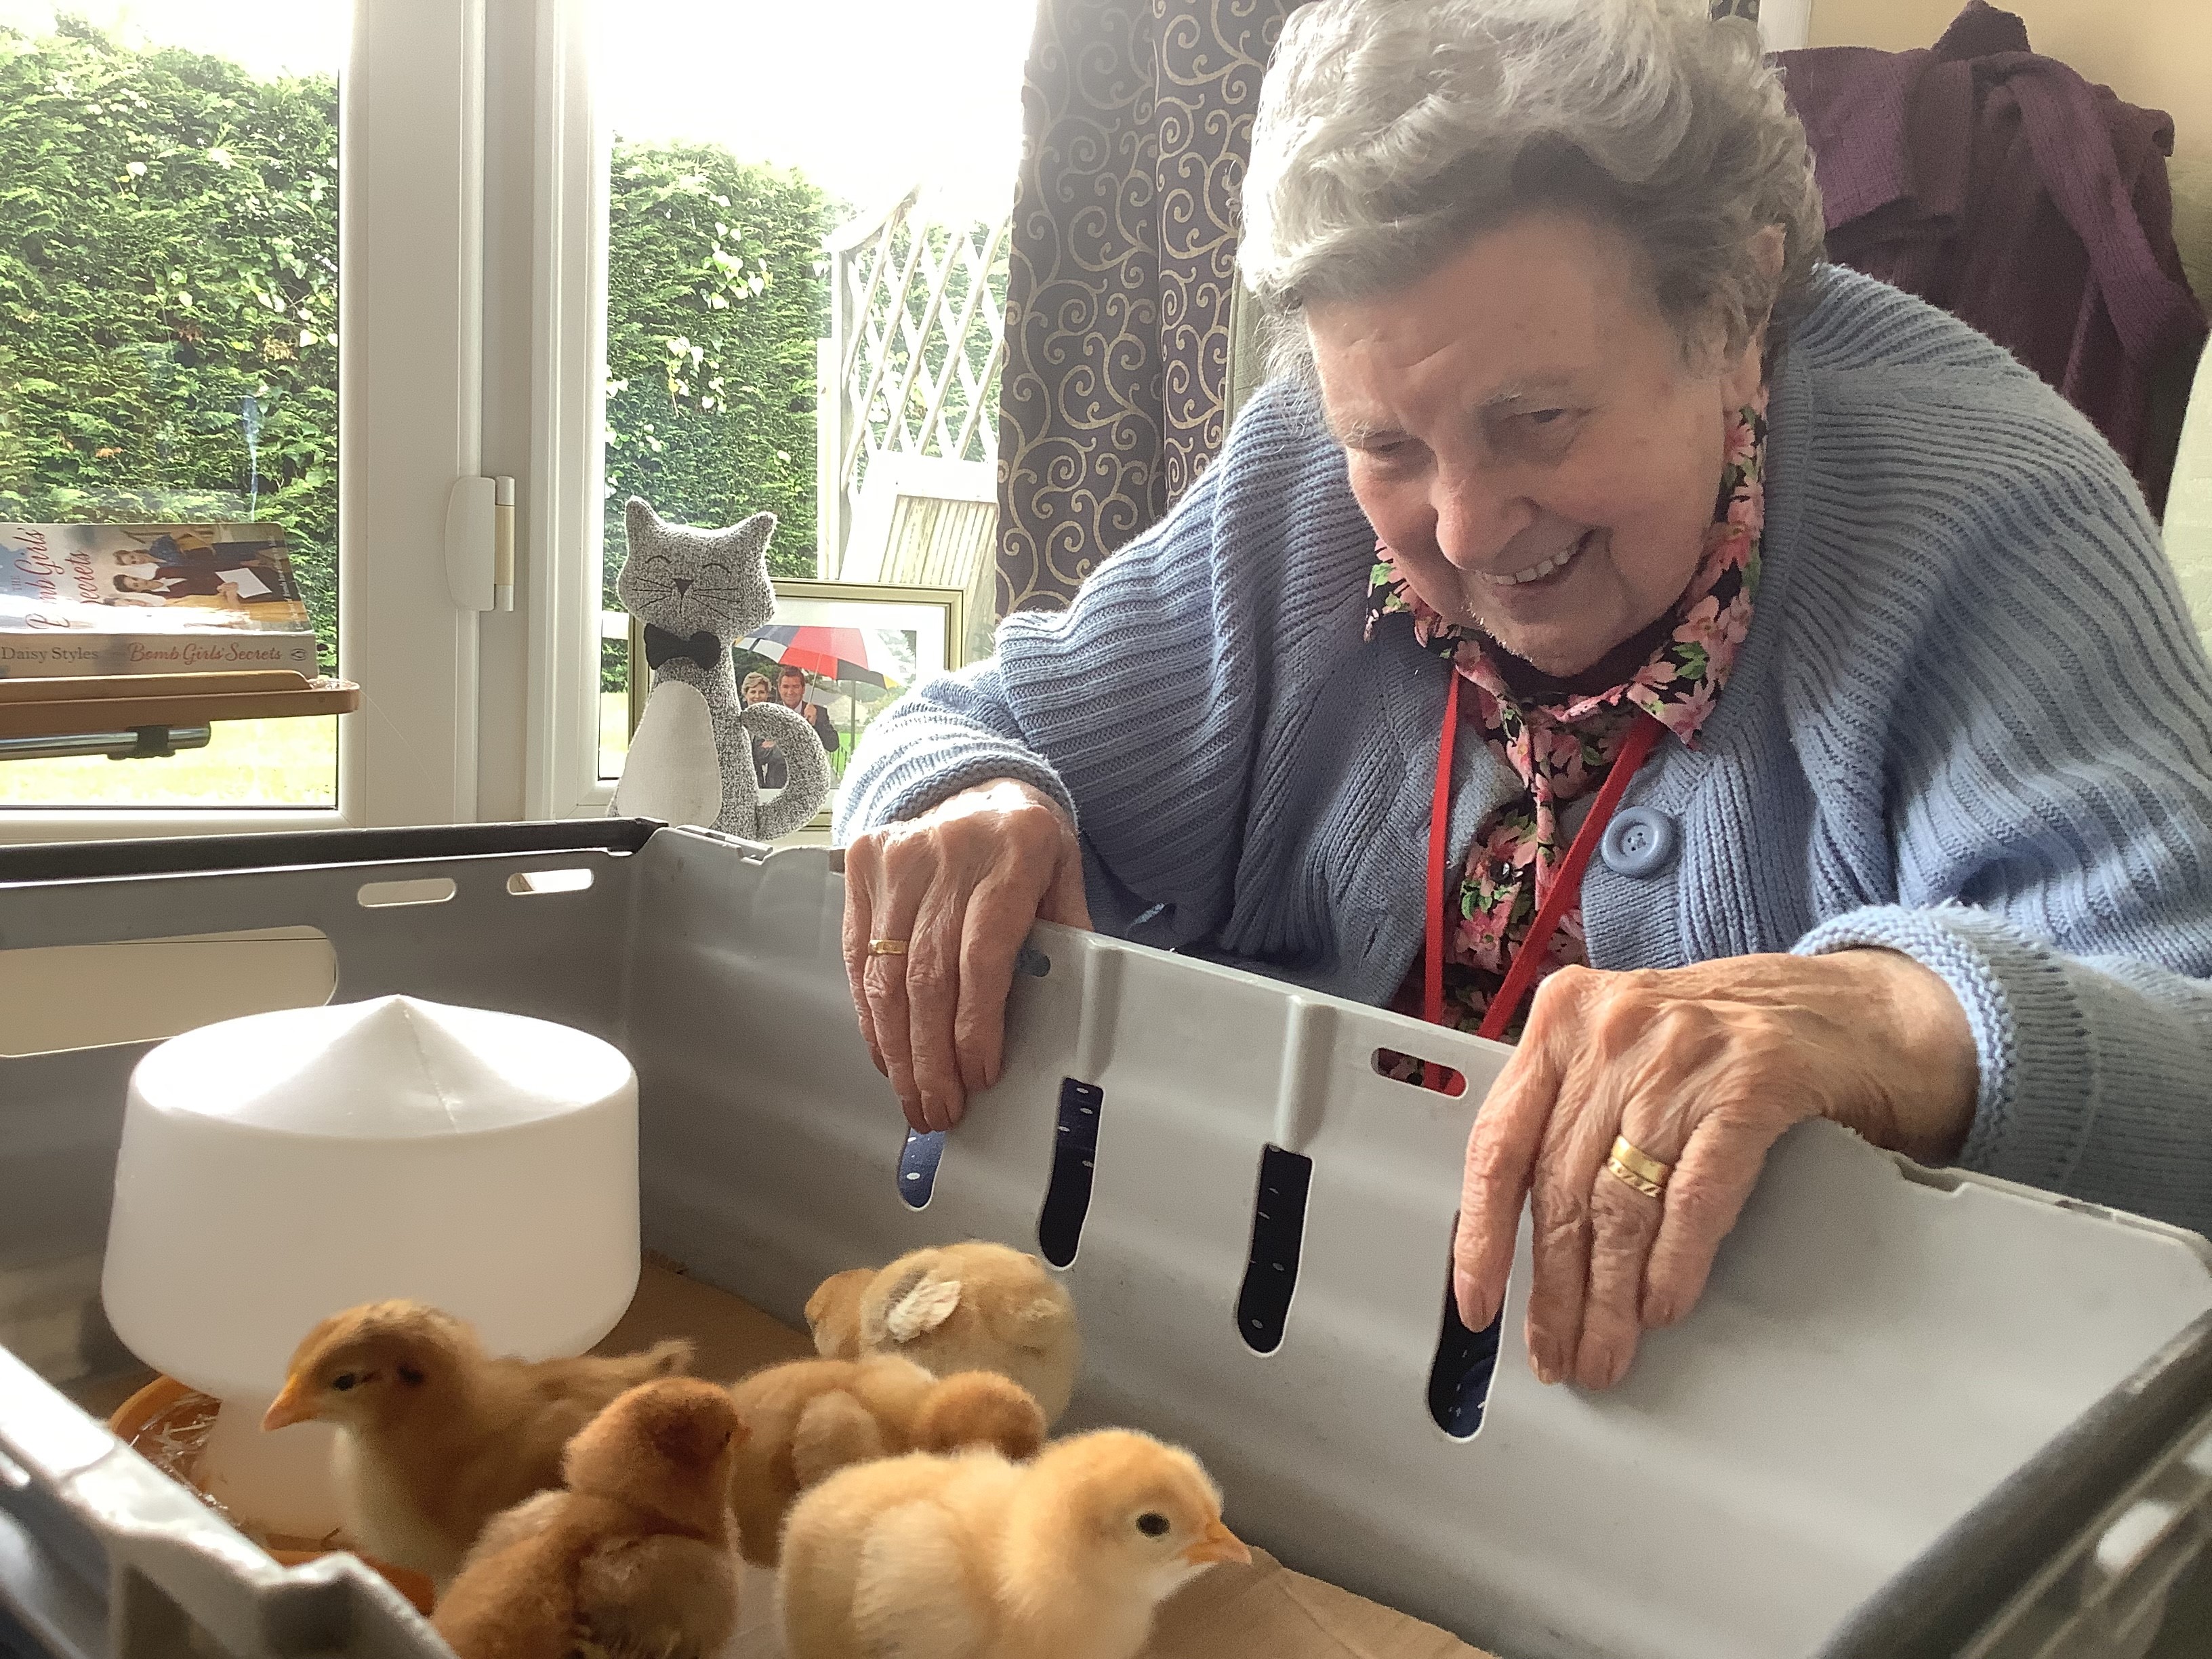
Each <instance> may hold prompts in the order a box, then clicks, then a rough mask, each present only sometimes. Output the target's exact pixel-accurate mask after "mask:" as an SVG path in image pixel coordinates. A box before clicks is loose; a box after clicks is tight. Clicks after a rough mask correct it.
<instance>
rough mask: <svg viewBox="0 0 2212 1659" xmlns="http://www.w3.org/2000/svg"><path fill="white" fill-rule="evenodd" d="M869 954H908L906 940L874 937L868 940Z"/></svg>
mask: <svg viewBox="0 0 2212 1659" xmlns="http://www.w3.org/2000/svg"><path fill="white" fill-rule="evenodd" d="M868 954H869V955H870V956H872V957H902V956H904V955H905V954H906V941H905V940H904V939H870V940H869V941H868Z"/></svg>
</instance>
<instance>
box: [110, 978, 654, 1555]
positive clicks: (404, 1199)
mask: <svg viewBox="0 0 2212 1659" xmlns="http://www.w3.org/2000/svg"><path fill="white" fill-rule="evenodd" d="M637 1194H638V1186H637V1081H636V1077H635V1073H633V1072H632V1071H631V1069H630V1066H629V1061H628V1060H625V1059H624V1058H623V1055H622V1054H621V1052H620V1050H618V1049H617V1048H614V1047H613V1046H612V1045H611V1044H610V1043H607V1042H602V1041H601V1040H600V1039H599V1038H598V1037H595V1036H589V1035H587V1034H586V1033H585V1032H582V1031H579V1030H573V1029H571V1028H569V1027H568V1026H565V1025H557V1024H550V1023H549V1022H547V1021H544V1020H537V1019H526V1018H520V1017H518V1016H516V1015H513V1014H501V1013H491V1012H485V1011H483V1010H479V1009H474V1008H456V1007H451V1006H446V1005H444V1004H441V1003H435V1002H422V1001H417V1000H414V999H412V998H408V997H385V998H381V999H379V1000H374V1001H370V1002H359V1003H349V1004H340V1005H337V1006H329V1007H321V1008H298V1009H286V1010H283V1011H280V1012H274V1013H266V1014H254V1015H251V1016H248V1017H247V1018H242V1019H233V1020H225V1021H222V1023H220V1024H214V1025H208V1026H203V1027H201V1028H200V1029H199V1030H195V1031H190V1032H187V1033H185V1035H184V1036H179V1037H174V1038H172V1039H171V1040H170V1041H168V1042H164V1043H162V1044H161V1046H160V1047H159V1048H155V1049H154V1050H153V1051H151V1052H150V1053H149V1054H147V1055H146V1056H145V1058H144V1059H143V1060H140V1061H139V1063H138V1066H137V1070H136V1071H135V1072H134V1073H132V1076H131V1091H130V1100H129V1105H128V1108H127V1109H126V1111H125V1117H124V1124H123V1145H122V1151H121V1154H120V1156H119V1158H118V1161H117V1164H116V1170H115V1204H114V1209H113V1212H112V1217H111V1218H110V1221H109V1224H108V1239H107V1256H106V1266H105V1267H104V1269H103V1277H102V1279H101V1285H100V1292H101V1297H102V1299H103V1300H104V1301H105V1303H106V1309H107V1316H108V1318H109V1320H110V1322H112V1324H113V1325H114V1327H115V1329H116V1332H117V1334H118V1335H119V1336H121V1338H122V1339H123V1340H124V1341H125V1343H126V1344H127V1345H128V1346H130V1347H131V1351H132V1352H135V1353H137V1355H138V1357H139V1358H141V1359H143V1360H144V1361H145V1362H146V1363H147V1364H149V1365H153V1366H155V1367H157V1368H159V1369H160V1370H163V1371H166V1372H167V1374H168V1375H169V1376H173V1377H175V1378H177V1379H178V1380H179V1382H182V1383H185V1384H186V1385H188V1386H189V1387H191V1388H194V1389H198V1390H200V1391H201V1392H202V1393H204V1394H208V1395H213V1396H215V1397H216V1399H218V1400H220V1401H222V1402H223V1408H222V1412H221V1413H220V1414H219V1415H218V1417H217V1419H216V1425H215V1426H214V1428H213V1430H212V1431H210V1436H209V1439H208V1443H207V1447H206V1450H205V1452H204V1455H203V1459H202V1462H201V1465H200V1484H201V1485H202V1486H204V1487H205V1488H206V1489H207V1490H208V1491H209V1492H210V1495H212V1496H214V1497H216V1498H218V1499H220V1500H221V1501H222V1502H223V1503H224V1504H227V1505H228V1507H229V1508H230V1509H231V1510H232V1511H233V1512H234V1513H235V1514H238V1515H240V1516H247V1517H251V1518H252V1520H253V1521H254V1522H258V1524H260V1525H262V1526H264V1527H265V1528H269V1529H270V1531H272V1532H281V1533H286V1534H293V1535H295V1536H300V1537H307V1538H319V1537H322V1536H324V1535H325V1534H328V1533H329V1532H331V1530H332V1529H333V1528H336V1526H337V1504H336V1499H335V1495H334V1493H333V1492H332V1489H331V1479H330V1452H331V1431H329V1430H327V1429H326V1428H325V1426H324V1425H320V1424H307V1425H299V1426H297V1427H294V1428H289V1429H286V1430H283V1431H281V1432H278V1433H274V1434H264V1433H262V1432H261V1431H260V1427H259V1425H260V1419H261V1415H262V1413H263V1412H264V1411H265V1410H266V1409H267V1407H268V1405H269V1402H270V1401H271V1400H272V1399H273V1398H275V1396H276V1393H277V1390H278V1389H280V1388H281V1387H282V1386H283V1382H284V1375H285V1369H286V1365H287V1364H288V1362H289V1360H290V1358H291V1356H292V1352H293V1351H294V1349H295V1347H297V1346H298V1345H299V1342H300V1340H301V1337H303V1336H305V1335H306V1334H307V1332H308V1331H309V1329H311V1328H313V1326H314V1325H315V1323H316V1322H318V1321H319V1320H322V1319H324V1318H326V1317H327V1316H330V1315H331V1314H333V1313H336V1312H338V1311H339V1310H343V1309H345V1308H349V1307H352V1306H354V1305H356V1304H360V1303H363V1302H372V1301H377V1300H380V1299H382V1298H385V1297H413V1298H415V1299H417V1300H420V1301H423V1302H428V1303H430V1304H434V1305H435V1306H437V1307H440V1308H443V1309H445V1310H447V1311H448V1312H451V1313H453V1314H457V1315H459V1316H460V1317H462V1318H464V1319H466V1320H468V1321H469V1322H471V1323H472V1324H474V1325H475V1326H476V1327H477V1330H478V1331H479V1332H480V1333H481V1334H482V1335H483V1340H484V1342H485V1344H486V1346H488V1347H489V1349H490V1351H491V1352H494V1353H517V1354H520V1355H522V1356H524V1357H525V1358H533V1359H536V1358H550V1357H553V1356H556V1355H567V1354H577V1353H581V1352H584V1351H585V1350H586V1349H587V1348H589V1347H590V1346H592V1344H593V1343H595V1342H597V1341H598V1340H599V1339H600V1338H601V1337H602V1336H604V1335H605V1334H606V1333H607V1332H608V1331H609V1330H611V1329H612V1328H613V1327H614V1324H615V1322H616V1321H617V1320H618V1319H620V1318H621V1317H622V1315H623V1310H624V1309H625V1308H627V1307H628V1306H629V1301H630V1297H631V1296H632V1295H633V1294H634V1292H635V1290H636V1287H637V1273H638V1197H637Z"/></svg>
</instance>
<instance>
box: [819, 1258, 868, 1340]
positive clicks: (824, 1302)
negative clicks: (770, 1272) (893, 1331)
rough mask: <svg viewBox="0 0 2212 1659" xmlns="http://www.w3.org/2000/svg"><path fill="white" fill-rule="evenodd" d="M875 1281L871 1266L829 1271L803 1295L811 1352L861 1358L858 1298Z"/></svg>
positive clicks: (864, 1293) (864, 1294)
mask: <svg viewBox="0 0 2212 1659" xmlns="http://www.w3.org/2000/svg"><path fill="white" fill-rule="evenodd" d="M875 1282H876V1269H874V1268H873V1267H848V1268H847V1269H846V1270H845V1271H844V1272H843V1273H831V1274H830V1275H829V1278H827V1279H823V1281H822V1282H821V1283H820V1284H819V1285H816V1286H815V1287H814V1294H813V1295H812V1296H810V1297H807V1298H806V1328H807V1329H808V1330H810V1331H811V1332H813V1333H814V1352H817V1353H818V1354H820V1355H821V1356H822V1357H823V1358H824V1359H858V1358H860V1298H861V1297H863V1296H866V1294H867V1291H868V1286H869V1285H872V1284H874V1283H875Z"/></svg>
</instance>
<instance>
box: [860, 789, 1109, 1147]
mask: <svg viewBox="0 0 2212 1659" xmlns="http://www.w3.org/2000/svg"><path fill="white" fill-rule="evenodd" d="M1037 921H1056V922H1064V923H1066V925H1068V926H1070V927H1090V926H1091V911H1090V908H1089V907H1088V906H1087V905H1086V904H1085V902H1084V897H1083V854H1082V853H1081V851H1080V849H1079V848H1078V846H1077V844H1076V839H1075V829H1074V826H1073V825H1072V824H1071V823H1069V822H1068V821H1067V815H1066V813H1065V812H1063V811H1061V810H1060V806H1059V805H1057V804H1056V803H1055V802H1054V800H1053V799H1051V798H1050V797H1049V796H1048V795H1046V794H1044V793H1042V792H1040V791H1038V790H1036V789H1034V788H1032V787H1030V786H1029V785H1028V784H1025V783H1016V782H1014V781H1011V780H1008V779H1001V780H1000V781H997V782H995V783H987V784H983V785H980V786H979V787H975V788H973V789H969V790H964V791H963V792H962V793H959V794H957V795H954V796H952V797H951V799H948V800H945V801H944V802H942V803H940V804H939V805H937V806H935V807H933V809H931V810H930V811H927V812H925V813H924V814H922V815H921V817H918V818H915V819H912V820H910V821H909V822H908V823H891V824H886V825H884V827H883V828H882V829H872V830H869V831H868V832H866V834H864V835H861V836H857V837H855V838H854V842H853V844H852V845H851V846H850V847H848V848H846V849H845V969H846V971H847V973H848V974H849V975H851V976H852V981H853V1006H854V1007H855V1008H856V1009H858V1010H859V1011H860V1035H861V1036H863V1037H865V1038H866V1040H867V1044H868V1053H869V1054H870V1055H872V1057H873V1058H874V1060H875V1062H876V1069H877V1070H878V1071H879V1072H881V1073H883V1074H884V1076H885V1077H887V1078H889V1079H890V1080H891V1086H892V1087H893V1088H894V1089H896V1090H897V1091H898V1097H899V1101H900V1103H901V1104H902V1106H903V1107H904V1108H905V1110H906V1121H908V1123H909V1124H911V1125H912V1126H913V1127H915V1128H916V1129H919V1130H925V1131H927V1130H931V1129H949V1128H951V1127H952V1126H953V1125H954V1124H956V1123H957V1122H958V1121H960V1115H961V1114H962V1112H963V1111H964V1110H965V1109H967V1104H968V1097H969V1095H971V1094H973V1093H974V1092H975V1091H976V1090H978V1089H987V1088H988V1087H990V1086H991V1085H993V1084H994V1083H996V1082H997V1081H998V1080H999V1068H1000V1064H1001V1063H1002V1062H1003V1061H1004V1060H1005V1058H1006V995H1007V993H1008V992H1009V991H1011V990H1012V988H1013V983H1014V961H1015V958H1016V957H1018V955H1019V954H1020V952H1021V948H1022V941H1023V940H1024V939H1026V938H1027V937H1028V935H1029V931H1030V924H1031V923H1033V922H1037ZM872 939H905V940H906V941H907V942H908V943H907V950H906V953H905V954H904V955H903V956H871V955H869V954H868V944H869V941H870V940H872Z"/></svg>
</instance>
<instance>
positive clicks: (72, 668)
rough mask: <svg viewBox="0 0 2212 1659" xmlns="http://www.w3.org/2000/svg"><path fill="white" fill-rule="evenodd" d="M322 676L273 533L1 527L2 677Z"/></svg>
mask: <svg viewBox="0 0 2212 1659" xmlns="http://www.w3.org/2000/svg"><path fill="white" fill-rule="evenodd" d="M251 669H288V670H290V671H293V672H295V673H299V674H304V675H305V676H307V678H310V679H313V678H315V676H316V674H317V673H318V672H319V669H318V668H317V665H316V658H315V631H314V627H313V623H311V622H310V621H309V620H308V617H307V603H306V601H305V600H304V599H302V598H301V594H300V584H299V581H298V580H297V579H296V578H295V576H294V575H293V574H292V560H291V555H290V554H289V551H288V550H287V549H286V545H285V539H284V532H283V530H282V529H281V528H279V527H278V526H275V525H268V524H0V678H9V679H13V678H57V677H62V676H76V675H84V674H185V673H197V674H204V673H210V672H223V671H234V670H251Z"/></svg>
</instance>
